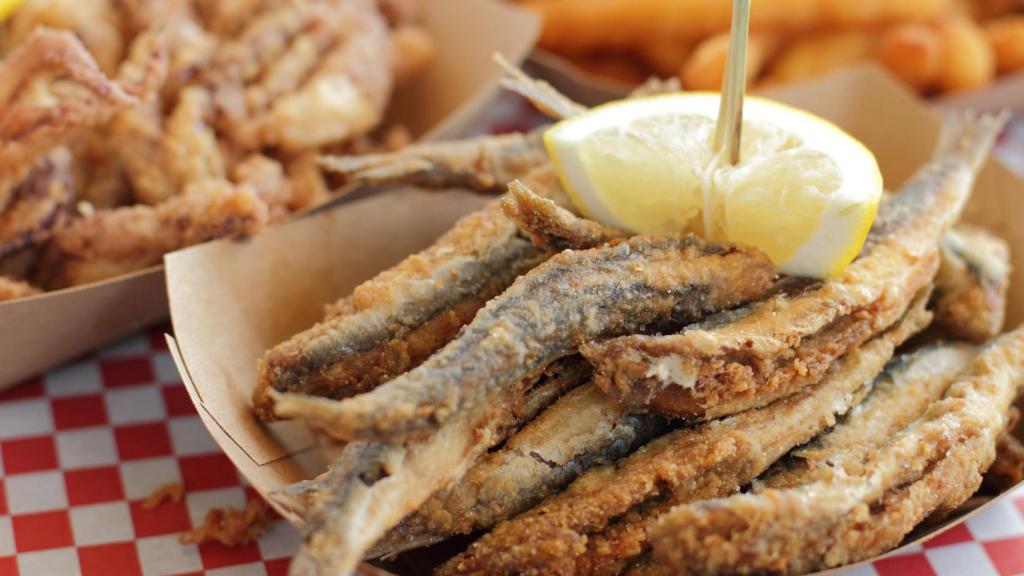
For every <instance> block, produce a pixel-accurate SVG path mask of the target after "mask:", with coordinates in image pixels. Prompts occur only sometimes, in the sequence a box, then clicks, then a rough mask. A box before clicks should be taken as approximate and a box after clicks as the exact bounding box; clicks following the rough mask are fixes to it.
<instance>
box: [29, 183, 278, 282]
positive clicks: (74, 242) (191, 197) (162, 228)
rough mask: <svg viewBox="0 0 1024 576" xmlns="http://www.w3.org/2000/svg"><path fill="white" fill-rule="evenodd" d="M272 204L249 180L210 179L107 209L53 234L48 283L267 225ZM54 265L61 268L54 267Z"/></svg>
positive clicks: (104, 272) (84, 278)
mask: <svg viewBox="0 0 1024 576" xmlns="http://www.w3.org/2000/svg"><path fill="white" fill-rule="evenodd" d="M267 219H268V213H267V206H266V204H265V203H264V202H262V201H260V199H259V198H257V196H256V194H255V192H254V191H253V190H252V189H251V188H249V187H247V186H237V187H236V186H232V185H231V184H229V183H227V182H224V181H219V180H209V181H206V182H198V183H195V184H192V185H190V186H189V187H188V189H187V190H186V191H185V193H184V194H182V195H181V196H177V197H175V198H172V199H171V200H168V201H166V202H164V203H162V204H159V205H157V206H131V207H125V208H117V209H114V210H103V211H100V212H96V213H95V214H93V215H91V216H87V217H84V218H80V219H77V220H74V221H72V222H71V223H70V224H68V226H67V227H65V228H63V229H61V230H60V231H59V232H57V233H56V234H55V235H54V238H53V242H52V244H51V245H50V254H48V257H49V258H51V259H52V260H53V262H54V264H53V266H52V267H51V268H50V270H49V273H50V274H52V276H46V277H45V279H46V281H45V282H44V284H46V285H47V286H50V287H64V286H77V285H79V284H85V283H88V282H95V281H97V280H103V279H106V278H110V277H112V276H117V275H120V274H125V273H128V272H134V271H136V270H141V269H143V268H146V267H149V266H154V265H156V264H159V263H160V261H161V260H162V259H163V255H164V254H165V253H167V252H170V251H173V250H178V249H180V248H185V247H187V246H192V245H194V244H198V243H201V242H206V241H208V240H212V239H214V238H239V237H244V236H250V235H252V234H255V233H257V232H259V231H260V230H262V229H263V227H264V226H265V225H266V223H267ZM53 271H56V273H54V272H53Z"/></svg>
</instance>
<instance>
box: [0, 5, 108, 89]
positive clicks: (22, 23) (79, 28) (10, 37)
mask: <svg viewBox="0 0 1024 576" xmlns="http://www.w3.org/2000/svg"><path fill="white" fill-rule="evenodd" d="M115 4H116V2H115V1H114V0H90V1H89V2H82V1H80V0H33V1H32V2H25V3H24V4H23V5H22V6H21V7H19V8H18V9H17V10H15V11H14V13H13V14H11V17H10V19H9V20H8V21H7V22H5V23H4V34H3V36H2V37H0V40H2V44H3V47H4V50H3V51H4V52H11V51H12V50H13V49H15V48H16V47H18V46H20V45H22V44H24V43H25V42H26V41H27V40H28V38H29V37H30V36H31V35H32V33H33V32H35V31H36V30H38V29H40V28H50V29H53V30H67V31H68V32H73V33H74V34H75V36H77V37H78V38H79V39H80V40H81V41H82V44H84V45H85V47H86V48H87V49H88V50H89V53H90V54H92V56H93V58H95V59H96V62H97V63H98V64H99V67H100V69H101V70H103V72H105V73H106V74H108V75H113V74H114V73H116V72H117V68H118V66H119V65H120V63H121V60H122V58H123V57H124V55H125V52H126V48H127V46H126V44H125V42H124V38H123V36H122V34H121V27H122V26H123V24H124V23H123V18H122V15H121V13H120V11H119V10H118V6H115Z"/></svg>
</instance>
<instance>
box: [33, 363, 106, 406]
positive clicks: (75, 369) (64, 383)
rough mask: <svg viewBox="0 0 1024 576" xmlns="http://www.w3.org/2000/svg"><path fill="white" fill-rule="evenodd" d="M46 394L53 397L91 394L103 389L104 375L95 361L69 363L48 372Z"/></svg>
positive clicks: (45, 384) (45, 383)
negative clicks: (101, 374)
mask: <svg viewBox="0 0 1024 576" xmlns="http://www.w3.org/2000/svg"><path fill="white" fill-rule="evenodd" d="M43 382H44V386H45V387H46V394H47V395H48V396H51V397H57V396H75V395H78V394H90V393H93V392H99V391H101V390H103V377H102V376H100V367H99V365H98V364H96V363H95V362H78V363H75V364H68V365H67V366H63V367H61V368H58V369H56V370H53V371H51V372H49V373H47V374H46V378H45V379H44V380H43Z"/></svg>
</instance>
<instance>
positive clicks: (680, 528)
mask: <svg viewBox="0 0 1024 576" xmlns="http://www.w3.org/2000/svg"><path fill="white" fill-rule="evenodd" d="M1022 384H1024V329H1017V330H1015V331H1013V332H1010V333H1008V334H1004V335H1003V336H1000V337H999V338H997V339H996V340H995V341H993V342H992V343H990V344H989V345H987V346H986V347H985V348H984V349H983V350H981V351H980V352H979V354H978V355H977V356H976V357H975V358H974V359H973V360H972V361H971V363H970V364H969V366H968V367H967V369H966V370H965V371H964V372H962V373H961V374H960V375H959V376H958V377H957V379H956V380H955V381H954V382H953V384H952V385H950V386H949V388H948V389H947V390H946V392H945V394H944V395H943V396H942V398H940V399H939V400H937V401H935V402H933V403H931V404H930V405H929V406H928V408H927V409H926V411H925V412H924V414H923V415H922V416H921V417H920V418H919V419H917V420H916V421H914V422H912V423H911V424H910V425H908V426H907V427H906V428H904V429H903V430H901V431H900V432H899V433H898V434H896V435H895V436H893V437H891V438H890V439H889V440H888V441H886V442H885V443H884V445H882V446H880V447H879V448H877V449H875V450H871V451H869V452H868V453H867V454H866V456H865V457H864V458H856V457H855V458H851V459H850V460H846V459H840V460H839V461H838V462H836V463H835V468H836V472H835V474H834V475H833V477H831V478H830V479H828V480H826V481H813V482H811V483H809V484H806V485H800V486H796V487H793V488H786V489H769V490H765V491H764V492H761V493H760V494H742V495H736V496H732V497H729V498H724V499H717V500H710V501H707V502H701V503H696V504H687V505H682V506H679V507H677V508H674V509H673V510H672V511H671V512H669V513H668V514H666V515H665V516H663V517H662V518H661V519H660V520H659V521H658V522H657V523H656V524H655V525H654V526H653V527H652V528H651V529H650V530H649V534H650V537H651V540H652V543H653V545H654V550H655V554H656V556H657V558H658V559H659V560H661V561H662V562H664V563H666V564H667V565H668V566H670V567H672V568H674V569H675V570H677V571H680V572H700V573H703V574H720V573H730V574H733V573H753V572H762V571H771V572H773V573H803V572H808V571H812V570H817V569H821V568H827V567H832V566H839V565H842V564H845V563H848V562H853V561H856V560H859V559H862V558H869V557H871V556H874V555H876V554H878V553H880V552H882V551H884V550H888V549H889V548H891V547H893V546H895V545H896V544H898V543H899V542H900V540H902V539H903V537H904V536H905V535H906V534H907V533H909V532H910V531H911V530H912V529H913V528H914V526H916V525H917V524H918V523H920V522H921V521H922V520H924V519H925V518H926V517H928V516H929V515H931V514H935V513H937V514H942V513H945V512H948V511H950V510H952V509H954V508H955V507H957V506H959V505H960V504H961V503H963V502H964V501H965V500H966V499H967V498H969V497H970V496H971V494H973V493H974V492H975V491H976V490H977V489H978V486H979V485H980V484H981V479H982V474H983V473H984V472H985V470H986V469H987V468H988V467H989V465H990V464H991V463H992V461H993V458H994V455H995V446H996V441H997V438H998V436H999V434H1000V433H1001V432H1002V431H1003V430H1004V429H1005V427H1006V423H1007V414H1008V412H1009V410H1010V404H1011V402H1012V401H1013V399H1014V397H1015V396H1016V395H1017V393H1018V392H1019V391H1020V389H1021V387H1022Z"/></svg>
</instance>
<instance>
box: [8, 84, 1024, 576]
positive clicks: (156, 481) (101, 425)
mask: <svg viewBox="0 0 1024 576" xmlns="http://www.w3.org/2000/svg"><path fill="white" fill-rule="evenodd" d="M532 122H533V120H532V119H531V117H530V116H529V114H528V113H526V112H525V108H524V107H522V106H521V104H519V103H518V102H517V101H515V100H512V99H508V98H506V99H504V100H502V101H501V102H500V103H499V105H498V106H496V107H495V109H494V110H493V111H492V112H491V114H490V123H489V124H488V125H489V126H490V127H491V129H492V130H495V131H503V129H513V128H520V127H522V126H523V125H524V124H529V123H532ZM1001 153H1002V154H1003V156H1004V158H1005V159H1006V160H1007V161H1008V162H1009V163H1011V164H1014V165H1015V166H1016V167H1017V168H1018V169H1019V170H1020V171H1021V172H1022V173H1024V122H1022V121H1018V122H1017V123H1016V124H1015V125H1014V126H1013V127H1012V128H1011V129H1010V130H1009V131H1008V133H1007V135H1006V136H1005V137H1004V138H1003V141H1002V146H1001ZM166 329H167V328H166V327H164V328H158V329H154V330H151V331H149V332H148V333H145V334H140V335H136V336H133V337H131V338H128V339H126V340H124V341H122V342H120V343H117V344H114V345H112V346H110V347H107V348H104V349H103V350H101V351H99V352H97V353H95V354H93V355H90V356H88V357H85V358H82V359H81V360H79V361H77V362H74V363H71V364H68V365H66V366H64V367H61V368H58V369H55V370H52V371H50V372H48V373H47V374H45V375H42V376H40V377H38V378H36V379H34V380H31V381H29V382H26V383H24V384H22V385H21V386H18V387H17V388H14V389H12V390H9V391H7V392H5V393H0V576H16V575H21V576H77V575H82V576H138V575H144V576H163V575H172V574H174V575H185V574H191V575H197V574H207V575H209V576H229V575H230V576H250V575H251V576H256V575H260V576H263V575H268V576H275V575H283V574H285V573H286V572H287V565H288V560H289V558H290V556H291V555H292V554H293V553H294V551H295V550H296V547H297V546H298V543H299V535H298V533H297V532H296V530H295V529H293V528H292V527H291V526H289V525H288V524H287V523H285V522H284V521H283V520H277V521H275V522H274V524H273V525H272V527H271V529H270V530H269V532H267V533H266V534H265V535H264V536H263V537H261V538H260V539H259V541H258V542H254V543H251V544H248V545H245V546H239V547H235V548H228V547H224V546H220V545H218V544H208V545H202V546H195V545H182V544H180V543H179V542H178V534H179V533H180V532H181V531H183V530H186V529H188V528H190V527H192V526H196V525H199V524H200V523H201V522H202V519H203V517H204V516H205V515H206V512H207V510H209V509H210V508H211V507H214V506H235V507H242V506H243V505H244V503H245V500H246V498H247V495H248V494H250V493H251V490H250V489H248V488H247V487H246V486H245V484H244V482H243V480H242V478H241V477H240V476H239V475H238V473H237V472H236V471H235V469H234V467H233V466H232V464H231V463H230V462H229V461H228V459H227V457H225V456H224V455H223V454H222V453H221V452H220V451H219V449H218V448H217V446H216V444H214V442H213V441H212V439H211V438H210V436H209V434H208V433H207V432H206V430H205V428H204V427H203V425H202V423H201V422H200V420H199V417H198V416H197V415H196V413H195V411H194V409H193V407H192V404H191V402H190V401H189V399H188V396H187V394H186V393H185V390H184V388H183V386H182V384H181V382H180V380H179V378H178V374H177V372H176V371H175V368H174V365H173V363H172V361H171V357H170V355H169V353H168V352H167V350H166V347H165V344H164V340H163V332H164V331H165V330H166ZM178 481H180V482H182V483H183V484H184V486H185V491H186V494H185V498H184V501H183V502H182V503H180V504H175V503H164V504H163V505H161V506H160V507H158V508H156V509H155V510H150V511H147V510H143V509H142V506H141V502H142V500H144V499H145V498H146V496H148V495H149V494H150V493H151V492H152V491H153V490H154V489H155V488H157V487H158V486H161V485H163V484H166V483H168V482H178ZM847 574H849V575H853V576H868V575H880V576H888V575H893V576H896V575H901V576H924V575H933V574H934V575H939V576H947V575H948V576H965V575H969V576H987V575H1000V576H1009V575H1017V574H1024V489H1020V490H1017V491H1016V492H1015V493H1014V494H1013V495H1011V496H1010V497H1009V498H1006V499H1003V500H1002V501H1000V502H999V503H997V504H996V505H994V506H993V507H991V508H989V509H987V510H985V511H983V512H982V513H980V514H978V515H977V516H975V517H972V518H971V519H969V520H968V521H967V522H966V523H965V524H962V525H960V526H957V527H956V528H954V529H952V530H950V531H948V532H946V533H944V534H942V535H940V536H939V537H937V538H935V539H933V540H931V541H930V542H928V543H926V544H925V545H924V546H923V547H919V548H917V549H915V550H913V551H910V552H909V553H906V554H902V555H899V556H896V557H891V558H887V559H884V560H880V561H877V562H875V563H874V564H872V565H871V566H864V567H859V568H855V569H852V570H848V571H847Z"/></svg>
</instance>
